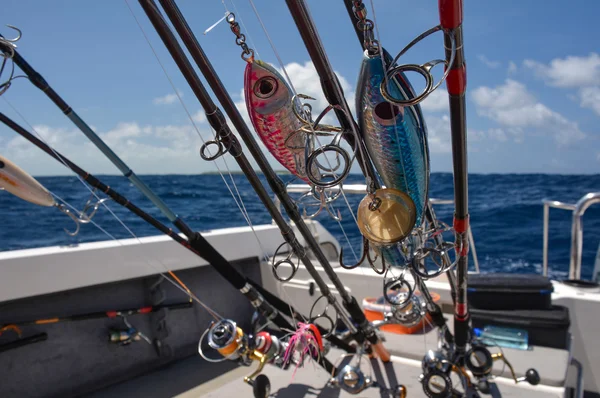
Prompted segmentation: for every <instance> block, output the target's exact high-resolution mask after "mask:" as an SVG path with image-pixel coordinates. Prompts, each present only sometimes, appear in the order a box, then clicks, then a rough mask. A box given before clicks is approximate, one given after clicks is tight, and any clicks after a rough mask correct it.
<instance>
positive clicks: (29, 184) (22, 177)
mask: <svg viewBox="0 0 600 398" xmlns="http://www.w3.org/2000/svg"><path fill="white" fill-rule="evenodd" d="M0 189H4V190H5V191H8V192H10V193H12V194H13V195H15V196H17V197H19V198H21V199H23V200H25V201H27V202H30V203H33V204H36V205H39V206H45V207H56V208H58V210H60V211H61V212H63V213H65V214H66V215H67V216H69V217H70V218H71V219H72V220H73V221H74V222H75V224H76V225H77V229H76V230H75V231H74V232H69V231H67V230H66V229H65V232H66V233H67V234H69V235H70V236H75V235H77V234H78V233H79V226H80V225H79V224H82V223H83V224H86V223H89V222H90V221H91V217H92V216H93V215H94V213H95V212H96V210H97V208H98V204H100V203H101V202H98V204H96V205H95V206H93V213H92V214H91V215H89V216H88V215H87V214H85V213H84V212H85V210H84V212H83V213H81V216H80V217H77V216H76V215H75V214H74V213H73V212H72V211H70V210H69V209H67V208H66V207H65V206H64V205H62V204H59V203H57V202H56V201H55V200H54V198H53V197H52V194H51V193H50V192H49V191H48V190H47V189H46V188H44V186H43V185H42V184H40V183H39V182H38V181H37V180H36V179H35V178H33V177H32V176H31V175H29V174H28V173H27V172H26V171H25V170H23V169H22V168H20V167H19V166H17V165H16V164H14V163H13V162H11V161H10V160H8V159H7V158H5V157H4V156H2V155H0ZM87 207H88V206H86V209H87Z"/></svg>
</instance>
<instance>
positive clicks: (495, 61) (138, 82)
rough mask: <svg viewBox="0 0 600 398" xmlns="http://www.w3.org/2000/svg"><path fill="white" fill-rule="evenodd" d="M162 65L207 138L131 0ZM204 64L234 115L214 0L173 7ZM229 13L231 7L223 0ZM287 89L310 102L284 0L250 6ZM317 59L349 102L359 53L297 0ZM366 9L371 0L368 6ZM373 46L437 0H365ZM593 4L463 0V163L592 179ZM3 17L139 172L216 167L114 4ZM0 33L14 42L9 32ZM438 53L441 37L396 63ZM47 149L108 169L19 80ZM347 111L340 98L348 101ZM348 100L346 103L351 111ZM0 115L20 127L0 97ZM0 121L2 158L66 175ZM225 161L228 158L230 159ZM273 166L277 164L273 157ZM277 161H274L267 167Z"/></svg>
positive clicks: (242, 11)
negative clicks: (322, 51) (375, 38)
mask: <svg viewBox="0 0 600 398" xmlns="http://www.w3.org/2000/svg"><path fill="white" fill-rule="evenodd" d="M129 4H130V5H131V7H132V8H133V10H134V13H135V15H136V16H137V18H138V19H139V20H140V22H141V23H142V25H143V27H144V29H145V31H146V33H147V34H148V36H149V38H150V41H151V42H152V44H153V46H154V47H155V49H156V50H157V52H158V55H159V57H160V59H161V62H162V63H163V64H164V65H165V67H166V68H167V71H168V73H169V75H170V77H171V78H172V79H173V82H174V84H175V86H176V87H177V89H178V90H180V93H181V94H182V95H183V97H182V98H183V100H184V102H185V103H186V105H187V107H188V108H189V110H190V113H191V114H192V115H193V116H194V119H195V121H196V125H197V127H198V130H199V132H200V133H201V135H202V136H203V137H205V138H207V137H210V136H211V134H212V133H211V131H210V128H209V126H208V125H207V124H206V121H205V120H204V118H203V117H202V112H200V106H199V104H198V102H197V101H196V99H195V98H194V97H193V94H192V92H191V90H190V89H189V88H188V87H187V84H186V83H185V81H184V79H183V77H182V76H181V74H180V73H179V71H178V69H177V67H176V66H175V64H174V63H173V61H172V60H171V58H170V56H169V55H168V53H167V51H166V50H165V48H164V46H163V44H162V42H161V41H160V39H159V38H158V36H157V34H156V33H155V31H154V30H153V29H152V27H151V26H150V24H149V22H148V20H147V17H146V16H145V14H144V13H143V11H142V9H141V8H140V6H139V4H138V3H137V2H136V1H133V0H129ZM178 4H179V6H180V8H181V9H182V12H183V13H184V15H185V16H186V18H187V20H188V23H189V24H190V26H191V27H192V28H193V29H194V31H195V33H196V34H197V36H198V38H199V40H200V43H201V45H202V46H203V47H204V50H205V51H206V53H207V54H208V55H209V56H211V59H212V62H213V65H214V67H215V69H216V70H217V71H218V73H219V75H220V77H221V79H222V80H223V81H224V83H225V85H226V86H227V88H228V89H229V90H230V92H231V94H232V96H233V97H234V100H236V101H238V105H239V107H240V109H243V107H244V105H243V97H242V95H241V94H242V87H243V71H244V67H245V63H244V62H243V61H242V60H241V58H240V49H239V48H238V47H237V46H236V45H235V43H234V36H233V34H232V33H231V31H230V30H229V27H228V25H227V24H226V23H221V24H220V25H218V26H217V27H216V28H215V29H214V30H212V31H211V32H210V33H209V34H208V35H206V36H204V35H203V34H202V32H203V31H204V30H205V29H206V28H208V27H209V26H210V25H212V24H213V23H214V22H216V21H217V20H218V19H219V18H221V17H222V16H223V15H224V12H225V9H224V6H223V4H222V2H221V1H219V0H211V1H206V0H203V1H192V0H180V1H178ZM226 4H227V7H229V9H230V10H232V11H234V12H235V9H234V6H233V5H232V3H231V2H230V1H226ZM255 4H256V6H257V8H258V10H259V12H260V15H261V18H262V19H263V22H264V23H265V25H266V27H267V30H268V32H269V34H270V35H271V37H272V38H273V40H274V44H275V47H276V49H277V51H278V52H279V54H280V56H281V58H282V60H283V63H284V64H285V65H286V69H287V70H288V72H289V73H290V76H291V78H292V81H293V83H294V85H295V87H296V89H297V91H299V92H304V93H307V94H310V95H313V96H319V97H318V101H317V102H316V104H315V105H314V107H315V109H320V108H322V107H324V106H325V102H324V100H323V98H322V95H320V90H319V81H318V78H317V76H316V74H315V72H314V69H313V68H312V67H311V64H310V62H309V61H310V59H309V57H308V54H307V52H306V50H305V47H304V44H303V43H302V41H301V39H300V36H299V34H298V32H297V31H296V29H295V25H294V23H293V20H292V18H291V16H290V14H289V11H288V10H287V8H286V6H285V2H284V1H266V0H255ZM308 4H309V6H310V8H311V11H312V15H313V17H314V19H315V22H316V25H317V27H318V28H319V33H320V36H321V39H322V40H323V42H324V45H325V47H326V49H327V51H328V53H329V58H330V61H331V63H332V64H333V66H334V68H335V70H336V72H337V73H338V74H339V76H340V77H341V78H342V83H343V85H344V89H345V91H346V93H347V94H348V97H349V98H353V92H354V91H355V87H354V86H355V84H356V79H357V74H358V69H359V66H360V61H361V57H362V53H361V49H360V46H359V43H358V40H357V39H356V37H355V35H354V31H353V28H352V26H351V24H350V22H349V19H348V17H347V14H346V11H345V9H344V6H343V2H342V1H337V0H336V1H333V0H331V1H322V0H321V1H314V0H309V1H308ZM366 4H367V7H368V12H369V16H370V17H372V16H373V13H372V11H371V6H370V2H366ZM235 7H236V8H237V10H238V12H237V13H236V14H237V16H238V19H239V18H240V17H241V19H242V20H243V22H244V25H245V29H243V30H244V32H245V33H246V34H247V35H248V36H249V37H250V39H251V40H252V42H253V46H254V47H255V49H256V50H257V51H258V53H259V55H260V58H261V59H263V60H265V61H268V62H271V63H273V64H275V65H277V66H279V64H278V63H277V59H276V58H275V56H274V53H273V51H272V50H271V47H270V45H269V43H268V41H267V40H266V37H265V34H264V32H263V30H262V28H261V26H260V24H259V23H258V20H257V18H256V16H255V14H254V12H253V11H252V8H251V7H250V4H249V2H248V1H247V0H236V1H235ZM375 7H376V8H375V11H376V17H377V25H378V27H379V31H380V34H381V41H382V43H383V45H384V47H386V48H387V49H388V51H390V52H392V53H396V52H398V51H399V50H400V49H401V48H402V47H403V46H404V45H405V44H406V43H408V42H409V41H410V40H412V38H413V37H415V36H417V35H418V34H420V33H421V32H423V31H424V30H426V29H428V28H430V27H432V26H434V25H436V24H437V23H438V22H439V20H438V18H439V17H438V12H437V1H433V0H427V1H412V2H409V1H383V0H376V1H375ZM597 15H600V2H590V1H583V0H578V1H571V2H569V5H568V6H566V5H565V3H559V2H558V1H546V2H541V1H531V2H522V1H505V2H492V1H467V2H465V10H464V38H465V54H466V59H467V68H468V91H467V96H468V97H467V98H468V100H467V119H468V129H469V138H468V140H469V150H470V152H469V170H470V171H471V172H477V173H561V174H570V173H578V174H579V173H585V174H587V173H598V170H599V169H600V167H599V166H600V142H599V137H600V128H599V127H598V125H599V122H600V55H599V52H600V51H599V49H598V40H597V38H598V37H600V27H599V26H598V24H597V21H596V19H597ZM2 16H3V18H2V21H0V22H2V23H3V24H12V25H15V26H17V27H19V28H20V29H22V30H23V38H22V39H21V40H20V41H19V42H18V43H17V44H18V50H19V51H20V52H21V54H22V55H23V56H24V57H25V59H27V60H28V61H29V63H30V64H31V65H33V66H34V67H35V68H36V69H37V70H38V71H39V72H40V73H42V75H44V76H45V77H46V79H47V80H48V81H49V82H50V84H51V85H52V86H53V87H54V88H55V90H56V91H57V92H58V93H59V94H60V95H61V96H62V97H63V98H64V99H65V100H66V101H67V102H68V103H69V104H70V105H71V106H72V107H73V108H74V109H75V110H76V111H77V112H78V113H79V114H80V116H82V117H83V118H84V119H85V120H86V121H87V122H88V123H89V124H90V125H92V126H93V127H94V128H95V129H96V131H97V132H98V133H99V134H100V135H101V136H102V137H103V138H104V139H105V140H106V141H107V143H109V144H110V145H111V147H112V148H113V149H114V150H115V152H116V153H117V154H119V155H120V156H122V157H123V159H124V160H125V161H127V162H128V163H130V166H132V168H133V169H134V170H136V171H137V172H138V173H140V174H144V173H161V174H163V173H186V174H190V173H192V174H193V173H199V172H203V171H207V170H214V168H215V165H214V164H212V163H209V162H205V161H203V160H202V159H200V157H199V156H198V148H199V147H200V145H201V142H200V139H199V138H198V136H197V134H196V132H195V130H194V129H193V127H192V125H191V123H190V120H189V119H188V117H187V115H186V113H185V111H184V109H183V108H182V106H181V104H180V103H179V102H178V100H177V99H176V98H175V97H174V96H173V93H174V91H173V89H172V87H171V85H170V84H169V82H168V80H167V78H166V77H165V75H164V74H163V72H162V70H161V68H160V65H159V64H158V62H157V61H156V59H155V57H154V55H153V54H152V51H151V50H150V48H149V46H148V44H147V43H146V41H145V39H144V37H143V35H142V33H141V31H140V29H139V28H138V26H137V24H136V22H135V20H134V18H133V17H132V15H131V13H130V11H129V9H128V7H127V4H126V3H125V1H124V0H123V1H116V0H114V1H104V2H91V1H53V2H41V1H24V0H5V1H4V2H3V13H2ZM1 32H2V34H4V35H5V36H12V35H13V33H12V31H11V30H9V29H7V28H1ZM441 57H443V46H442V35H441V34H440V33H438V34H436V35H434V36H432V37H430V38H428V39H426V40H424V41H423V42H421V44H419V45H418V46H416V47H414V48H413V49H412V50H411V51H410V52H409V53H408V54H407V55H406V57H404V58H403V59H402V61H404V62H407V63H413V62H416V63H424V62H426V61H429V60H431V59H435V58H441ZM3 98H5V99H7V100H8V101H9V102H10V104H12V105H13V106H15V107H16V109H18V111H19V112H21V113H22V114H23V115H24V116H25V118H26V119H27V121H28V122H29V123H31V124H32V125H33V126H34V127H35V129H36V131H38V133H40V134H41V135H42V136H43V137H44V138H45V139H47V140H48V141H49V142H50V143H51V144H52V145H53V146H54V147H55V148H57V149H58V150H60V151H62V152H64V154H65V155H67V156H69V157H71V158H72V159H73V160H74V161H76V162H78V163H80V165H81V166H82V167H83V168H85V169H89V171H91V172H94V173H106V174H116V173H117V170H116V169H115V168H114V166H112V165H111V164H110V163H109V162H108V161H107V160H105V159H104V158H103V156H102V155H101V154H100V153H99V152H98V151H97V150H96V149H95V148H94V147H93V146H92V145H91V144H89V143H88V142H87V141H86V139H85V137H84V136H83V135H82V134H81V133H79V132H78V131H77V130H76V129H75V128H74V126H73V125H72V124H71V123H70V121H69V120H68V119H67V118H66V117H64V115H63V114H62V113H61V112H60V111H59V110H58V109H57V108H56V107H55V106H54V105H53V104H52V103H51V102H50V100H49V99H47V98H46V96H45V95H43V94H42V93H41V92H40V91H39V90H38V89H36V88H34V87H33V86H32V85H31V84H29V83H28V82H27V81H26V80H24V79H18V80H16V81H15V82H14V84H13V86H12V87H11V88H10V89H9V91H8V92H7V93H6V94H5V95H4V96H3ZM351 105H352V104H351ZM352 106H353V105H352ZM0 111H1V112H3V113H5V114H7V115H8V116H10V117H12V118H14V120H15V121H17V122H18V123H20V124H25V122H23V120H22V119H20V117H19V116H18V115H17V114H16V113H15V112H14V110H13V109H12V108H11V106H10V105H9V104H8V103H7V102H6V101H4V100H3V99H0ZM423 111H424V114H425V117H426V121H427V123H428V127H429V137H430V142H431V150H432V152H431V159H432V170H433V171H451V169H452V165H451V153H450V146H449V139H450V133H449V126H448V124H449V123H448V119H447V114H448V108H447V96H446V94H445V86H442V87H441V88H440V89H439V90H438V91H437V92H435V93H434V94H433V95H432V96H431V97H430V98H429V99H428V100H427V101H426V102H425V103H423ZM15 136H16V134H15V133H13V132H12V131H11V130H9V129H8V128H6V127H4V126H0V153H2V154H3V155H4V156H6V157H8V158H9V159H11V160H13V161H15V162H17V163H18V164H19V165H21V166H22V167H23V168H25V169H26V170H27V171H29V172H31V173H32V174H34V175H57V174H68V171H67V170H66V169H64V168H61V166H60V165H59V164H58V163H56V162H55V161H54V160H52V159H50V158H49V157H47V156H45V155H43V154H42V153H41V152H40V151H39V150H37V149H35V148H33V147H32V146H31V145H29V144H27V143H25V142H23V141H22V140H21V139H18V138H15ZM228 164H229V167H231V168H232V169H235V167H233V161H231V160H230V161H229V162H228ZM273 164H274V165H276V163H275V161H274V160H273ZM277 168H278V169H281V168H282V167H281V166H278V167H277Z"/></svg>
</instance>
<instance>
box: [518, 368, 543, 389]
mask: <svg viewBox="0 0 600 398" xmlns="http://www.w3.org/2000/svg"><path fill="white" fill-rule="evenodd" d="M540 380H541V379H540V374H539V373H538V371H537V370H535V369H533V368H531V369H528V370H527V372H525V377H519V379H518V381H526V382H528V383H529V384H531V385H532V386H537V385H538V384H540Z"/></svg>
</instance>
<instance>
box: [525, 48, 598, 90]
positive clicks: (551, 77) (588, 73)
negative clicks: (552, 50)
mask: <svg viewBox="0 0 600 398" xmlns="http://www.w3.org/2000/svg"><path fill="white" fill-rule="evenodd" d="M523 64H524V65H525V66H526V67H527V68H529V69H531V70H533V72H534V73H535V74H536V75H537V76H538V77H540V78H542V79H544V80H545V81H546V82H547V83H548V84H549V85H551V86H556V87H583V86H588V85H598V84H599V83H600V55H598V54H596V53H590V55H588V56H587V57H577V56H568V57H566V58H555V59H553V60H552V61H550V63H549V64H548V65H545V64H542V63H540V62H537V61H533V60H530V59H527V60H525V61H524V62H523Z"/></svg>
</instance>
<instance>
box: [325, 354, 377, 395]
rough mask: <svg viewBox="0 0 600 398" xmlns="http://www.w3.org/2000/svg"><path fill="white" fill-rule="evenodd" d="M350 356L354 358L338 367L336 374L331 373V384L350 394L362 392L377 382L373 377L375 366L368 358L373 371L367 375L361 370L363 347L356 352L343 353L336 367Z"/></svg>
mask: <svg viewBox="0 0 600 398" xmlns="http://www.w3.org/2000/svg"><path fill="white" fill-rule="evenodd" d="M348 357H351V358H352V359H350V361H349V362H348V363H347V364H346V365H344V367H343V368H341V369H338V373H337V375H334V374H333V373H332V374H331V378H330V379H329V384H330V385H331V386H334V387H339V388H341V389H342V390H344V391H346V392H347V393H349V394H353V395H356V394H360V393H361V392H362V391H364V390H365V389H367V388H369V387H371V386H373V385H374V384H375V380H374V378H373V367H372V366H371V363H370V362H369V361H368V360H367V361H366V362H367V363H369V367H371V371H370V372H369V374H367V375H365V373H364V372H363V371H362V370H361V365H362V362H363V358H364V353H363V351H362V349H360V350H359V351H358V352H357V353H356V354H344V355H341V356H340V358H339V359H338V361H337V363H336V364H335V366H334V369H337V368H338V367H339V365H340V364H341V363H342V361H343V360H344V359H345V358H348Z"/></svg>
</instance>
